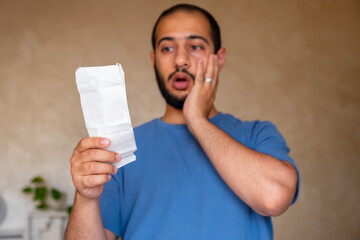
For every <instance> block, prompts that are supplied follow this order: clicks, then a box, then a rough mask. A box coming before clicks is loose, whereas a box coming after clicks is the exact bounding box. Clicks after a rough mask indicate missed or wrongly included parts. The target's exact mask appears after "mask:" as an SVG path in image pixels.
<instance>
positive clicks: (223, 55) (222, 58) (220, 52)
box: [216, 47, 226, 69]
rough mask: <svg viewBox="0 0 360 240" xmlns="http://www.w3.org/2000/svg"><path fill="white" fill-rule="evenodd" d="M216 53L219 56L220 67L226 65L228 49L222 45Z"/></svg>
mask: <svg viewBox="0 0 360 240" xmlns="http://www.w3.org/2000/svg"><path fill="white" fill-rule="evenodd" d="M216 55H217V56H218V63H219V67H220V69H221V68H222V66H223V65H224V63H225V58H226V49H225V48H223V47H221V48H220V49H219V50H218V51H217V53H216Z"/></svg>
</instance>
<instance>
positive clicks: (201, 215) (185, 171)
mask: <svg viewBox="0 0 360 240" xmlns="http://www.w3.org/2000/svg"><path fill="white" fill-rule="evenodd" d="M211 122H212V123H214V124H215V125H217V126H218V127H220V128H221V129H222V130H224V131H225V132H227V133H228V134H230V135H231V136H232V137H233V138H235V139H236V140H237V141H239V142H240V143H242V144H243V145H245V146H247V147H249V148H251V149H254V150H256V151H258V152H262V153H266V154H269V155H271V156H274V157H276V158H277V159H280V160H284V161H288V162H290V163H292V164H294V162H293V160H292V159H291V158H290V157H289V155H288V153H289V148H288V147H287V146H286V143H285V141H284V139H283V137H282V136H281V135H280V133H279V132H278V131H277V129H276V127H275V126H274V125H273V124H271V123H269V122H260V121H252V122H246V121H241V120H239V119H236V118H234V117H233V116H231V115H229V114H223V113H219V114H217V115H216V116H215V117H214V118H212V119H211ZM134 133H135V139H136V144H137V147H138V150H137V151H136V153H135V154H136V161H135V162H133V163H131V164H128V165H126V166H124V167H122V168H120V169H119V171H118V173H117V174H116V175H114V176H113V177H112V179H111V180H110V181H109V182H108V183H106V184H105V186H104V191H103V193H102V195H101V197H100V209H101V214H102V219H103V223H104V227H105V228H107V229H109V230H110V231H112V232H113V233H114V234H116V235H117V236H121V237H122V238H123V240H127V239H131V240H137V239H141V240H143V239H157V240H162V239H163V240H168V239H172V240H176V239H181V240H184V239H187V240H188V239H196V240H201V239H227V240H231V239H236V240H238V239H272V238H273V229H272V223H271V218H269V217H264V216H261V215H259V214H257V213H255V212H254V211H253V210H252V209H251V208H250V207H248V206H247V205H246V204H245V203H244V202H243V201H242V200H241V199H240V198H239V197H237V196H236V195H235V194H234V193H233V192H232V190H231V189H230V188H229V187H228V186H227V184H226V183H225V182H224V181H223V180H222V178H221V177H220V176H219V174H218V173H217V171H216V170H215V168H214V167H213V165H212V164H211V162H210V160H209V159H208V158H207V156H206V155H205V153H204V151H203V150H202V148H201V147H200V145H199V143H198V142H197V140H196V139H195V138H194V136H193V135H192V134H191V133H190V131H189V130H188V128H187V126H186V125H175V124H167V123H165V122H163V121H162V120H161V119H155V120H152V121H150V122H148V123H146V124H144V125H141V126H139V127H137V128H135V129H134ZM294 166H295V164H294ZM295 167H296V166H295ZM295 199H296V197H295ZM295 199H294V201H295Z"/></svg>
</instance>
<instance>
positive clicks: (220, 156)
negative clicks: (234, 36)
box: [183, 57, 297, 216]
mask: <svg viewBox="0 0 360 240" xmlns="http://www.w3.org/2000/svg"><path fill="white" fill-rule="evenodd" d="M205 77H206V78H212V79H213V82H204V80H203V79H204V71H203V66H202V63H201V62H200V63H198V68H197V76H196V80H195V85H194V87H193V89H192V91H191V93H190V94H189V96H188V99H187V100H186V102H185V105H184V110H183V113H184V117H185V119H186V122H187V125H188V127H189V129H190V131H191V132H192V134H193V135H194V137H195V138H196V139H197V140H198V142H199V143H200V145H201V147H202V148H203V150H204V151H205V153H206V154H207V156H208V157H209V159H210V161H211V162H212V164H213V165H214V167H215V168H216V170H217V171H218V173H219V174H220V176H221V177H222V178H223V179H224V181H225V182H226V183H227V184H228V186H229V187H230V188H231V189H232V190H233V191H234V193H235V194H236V195H237V196H238V197H239V198H241V199H242V200H243V201H244V202H245V203H246V204H247V205H248V206H250V207H251V208H252V209H253V210H254V211H255V212H257V213H259V214H261V215H265V216H276V215H280V214H281V213H283V212H284V211H285V210H286V209H287V208H288V207H289V205H290V204H291V202H292V200H293V198H294V195H295V192H296V187H297V172H296V170H295V168H294V167H293V166H292V165H291V164H290V163H288V162H284V161H280V160H278V159H276V158H274V157H271V156H269V155H266V154H263V153H259V152H256V151H254V150H251V149H249V148H247V147H245V146H244V145H242V144H240V143H239V142H237V141H236V140H235V139H233V138H232V137H231V136H230V135H228V134H227V133H225V132H224V131H222V130H221V129H219V128H218V127H217V126H215V125H214V124H212V123H211V122H210V121H209V120H208V116H209V114H210V112H211V111H214V107H213V101H214V99H215V92H216V88H217V82H218V64H217V58H216V57H210V59H209V64H208V69H207V72H206V74H205Z"/></svg>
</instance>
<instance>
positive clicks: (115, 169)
mask: <svg viewBox="0 0 360 240" xmlns="http://www.w3.org/2000/svg"><path fill="white" fill-rule="evenodd" d="M117 170H118V168H117V167H116V166H114V174H115V173H116V172H117Z"/></svg>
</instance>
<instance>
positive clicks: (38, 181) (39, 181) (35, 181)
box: [31, 176, 44, 183]
mask: <svg viewBox="0 0 360 240" xmlns="http://www.w3.org/2000/svg"><path fill="white" fill-rule="evenodd" d="M31 182H32V183H43V182H44V179H43V178H42V177H41V176H36V177H34V178H33V179H32V180H31Z"/></svg>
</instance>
